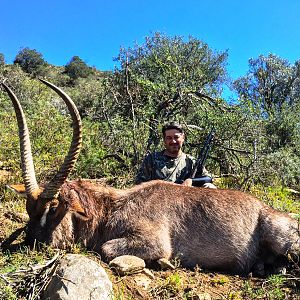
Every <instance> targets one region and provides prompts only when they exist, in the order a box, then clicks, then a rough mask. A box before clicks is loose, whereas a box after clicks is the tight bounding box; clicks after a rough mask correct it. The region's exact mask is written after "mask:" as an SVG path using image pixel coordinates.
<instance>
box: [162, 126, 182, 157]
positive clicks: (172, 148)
mask: <svg viewBox="0 0 300 300" xmlns="http://www.w3.org/2000/svg"><path fill="white" fill-rule="evenodd" d="M183 142H184V133H181V132H180V131H179V130H177V129H168V130H166V131H165V135H164V144H165V147H166V154H172V155H177V154H179V152H180V150H181V147H182V145H183Z"/></svg>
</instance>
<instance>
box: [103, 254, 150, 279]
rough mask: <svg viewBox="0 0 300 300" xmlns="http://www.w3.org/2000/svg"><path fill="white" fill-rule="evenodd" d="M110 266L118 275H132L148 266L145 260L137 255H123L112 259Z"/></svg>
mask: <svg viewBox="0 0 300 300" xmlns="http://www.w3.org/2000/svg"><path fill="white" fill-rule="evenodd" d="M109 267H110V268H111V269H113V270H114V271H115V272H116V273H117V274H118V275H120V276H124V275H130V274H135V273H139V272H142V271H143V270H144V268H145V267H146V264H145V261H144V260H143V259H141V258H139V257H137V256H133V255H122V256H118V257H116V258H114V259H113V260H111V261H110V263H109Z"/></svg>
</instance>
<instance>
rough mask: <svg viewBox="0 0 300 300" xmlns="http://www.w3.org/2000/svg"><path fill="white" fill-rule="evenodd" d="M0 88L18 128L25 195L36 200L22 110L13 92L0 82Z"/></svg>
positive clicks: (36, 186) (34, 182) (27, 134)
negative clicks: (14, 116) (8, 103)
mask: <svg viewBox="0 0 300 300" xmlns="http://www.w3.org/2000/svg"><path fill="white" fill-rule="evenodd" d="M2 86H3V87H4V89H5V90H6V92H7V93H8V95H9V97H10V99H11V100H12V103H13V106H14V109H15V113H16V117H17V122H18V127H19V139H20V152H21V165H22V172H23V180H24V184H25V189H26V194H27V196H28V197H29V198H31V199H32V200H36V198H37V194H36V193H37V192H38V191H39V186H38V184H37V181H36V177H35V171H34V165H33V159H32V153H31V145H30V139H29V130H28V127H27V123H26V118H25V115H24V112H23V109H22V106H21V104H20V102H19V100H18V98H17V97H16V95H15V94H14V93H13V91H12V90H11V89H10V88H9V87H8V86H7V85H6V84H5V83H4V82H2Z"/></svg>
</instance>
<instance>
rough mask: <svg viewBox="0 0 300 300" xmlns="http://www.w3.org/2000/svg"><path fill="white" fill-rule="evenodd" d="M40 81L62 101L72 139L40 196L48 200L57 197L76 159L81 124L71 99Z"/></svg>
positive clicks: (45, 82) (52, 85)
mask: <svg viewBox="0 0 300 300" xmlns="http://www.w3.org/2000/svg"><path fill="white" fill-rule="evenodd" d="M40 81H41V82H43V83H44V84H46V85H47V86H49V87H50V88H51V89H53V90H54V91H55V92H56V93H57V94H58V95H59V96H60V97H61V98H62V99H63V100H64V102H65V103H66V105H67V107H68V110H69V112H70V114H71V118H72V127H73V137H72V143H71V145H70V148H69V152H68V154H67V156H66V157H65V160H64V162H63V164H62V165H61V167H60V169H59V170H58V172H57V173H56V175H55V176H54V177H53V179H52V180H51V181H50V182H49V183H48V184H47V185H46V187H45V189H44V191H43V192H42V194H41V198H42V199H45V200H48V199H49V200H50V199H52V198H53V197H55V196H56V195H57V193H58V192H59V190H60V188H61V186H62V185H63V183H64V182H65V180H66V179H67V177H68V175H69V174H70V172H71V171H72V169H73V168H74V165H75V163H76V161H77V159H78V156H79V153H80V149H81V146H82V124H81V118H80V115H79V112H78V110H77V107H76V106H75V104H74V102H73V101H72V99H71V98H70V97H69V96H68V95H67V94H66V93H65V92H63V91H62V90H61V89H60V88H58V87H57V86H55V85H54V84H52V83H50V82H48V81H46V80H44V79H40Z"/></svg>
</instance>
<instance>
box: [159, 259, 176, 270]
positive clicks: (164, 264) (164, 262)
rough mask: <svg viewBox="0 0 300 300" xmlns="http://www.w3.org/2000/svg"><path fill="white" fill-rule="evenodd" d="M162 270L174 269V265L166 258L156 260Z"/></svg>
mask: <svg viewBox="0 0 300 300" xmlns="http://www.w3.org/2000/svg"><path fill="white" fill-rule="evenodd" d="M157 262H158V263H159V265H160V267H161V269H162V270H175V266H174V265H173V264H172V263H171V262H170V261H169V260H168V259H166V258H160V259H159V260H157Z"/></svg>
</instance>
